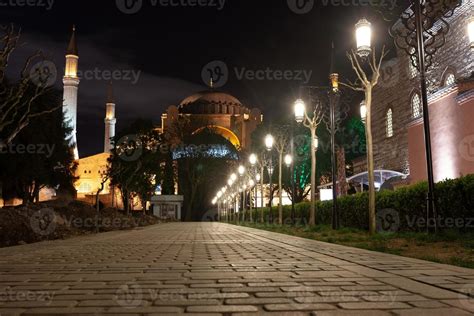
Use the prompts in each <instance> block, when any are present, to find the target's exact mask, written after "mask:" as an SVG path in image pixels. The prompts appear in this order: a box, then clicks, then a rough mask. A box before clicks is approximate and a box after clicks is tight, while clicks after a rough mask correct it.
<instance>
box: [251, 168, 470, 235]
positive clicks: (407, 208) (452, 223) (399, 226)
mask: <svg viewBox="0 0 474 316" xmlns="http://www.w3.org/2000/svg"><path fill="white" fill-rule="evenodd" d="M427 191H428V184H427V183H426V182H421V183H418V184H414V185H411V186H406V187H402V188H399V189H397V190H395V191H386V190H385V191H381V192H377V194H376V211H377V224H378V226H380V225H381V224H384V223H385V222H384V221H385V220H390V221H392V222H393V221H395V222H394V227H388V228H391V229H392V230H393V231H406V232H412V231H426V228H427V226H434V222H433V221H434V219H430V221H429V222H426V215H427V214H426V213H427V211H426V204H427V203H426V196H427ZM435 194H436V201H437V204H436V205H437V222H438V227H439V228H440V229H459V230H463V231H469V230H470V231H474V175H468V176H465V177H462V178H459V179H455V180H445V181H442V182H439V183H437V184H436V188H435ZM337 202H338V209H339V217H340V224H341V226H342V227H349V228H357V229H363V230H368V193H367V192H364V193H358V194H355V195H350V196H344V197H341V198H338V200H337ZM309 209H310V203H309V202H304V203H300V204H296V205H295V213H296V218H297V219H298V220H299V222H302V223H307V220H308V218H309ZM263 210H264V216H265V218H266V219H267V220H268V218H269V208H264V209H263ZM331 213H332V201H326V202H320V201H319V202H317V203H316V224H318V225H331ZM290 214H291V205H290V206H288V205H286V206H284V208H283V218H284V219H285V222H288V221H289V219H290V218H291V215H290ZM273 216H274V218H275V221H276V219H277V218H278V206H274V207H273ZM387 216H389V217H387ZM255 217H256V218H257V220H258V219H260V209H259V210H258V215H257V214H255ZM387 223H388V224H390V223H391V222H387ZM392 224H393V223H392ZM388 226H390V225H388ZM378 228H379V230H380V227H378ZM382 229H387V227H385V226H384V228H382Z"/></svg>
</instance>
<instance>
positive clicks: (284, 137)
mask: <svg viewBox="0 0 474 316" xmlns="http://www.w3.org/2000/svg"><path fill="white" fill-rule="evenodd" d="M273 134H274V135H273V136H274V139H275V149H276V151H277V153H278V200H279V204H278V224H279V225H283V184H282V177H283V176H282V173H283V156H284V155H285V152H286V151H287V148H288V143H289V140H290V130H289V128H288V126H286V125H279V126H278V128H276V129H274V131H273Z"/></svg>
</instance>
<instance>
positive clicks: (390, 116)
mask: <svg viewBox="0 0 474 316" xmlns="http://www.w3.org/2000/svg"><path fill="white" fill-rule="evenodd" d="M386 122H387V137H388V138H390V137H392V136H393V111H392V109H388V111H387V118H386Z"/></svg>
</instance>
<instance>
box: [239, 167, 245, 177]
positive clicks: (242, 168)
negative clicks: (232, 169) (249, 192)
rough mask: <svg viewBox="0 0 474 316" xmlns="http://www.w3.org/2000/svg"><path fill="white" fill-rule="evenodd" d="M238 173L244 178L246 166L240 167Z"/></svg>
mask: <svg viewBox="0 0 474 316" xmlns="http://www.w3.org/2000/svg"><path fill="white" fill-rule="evenodd" d="M238 171H239V175H241V176H243V175H244V173H245V167H244V166H242V165H241V166H239V170H238Z"/></svg>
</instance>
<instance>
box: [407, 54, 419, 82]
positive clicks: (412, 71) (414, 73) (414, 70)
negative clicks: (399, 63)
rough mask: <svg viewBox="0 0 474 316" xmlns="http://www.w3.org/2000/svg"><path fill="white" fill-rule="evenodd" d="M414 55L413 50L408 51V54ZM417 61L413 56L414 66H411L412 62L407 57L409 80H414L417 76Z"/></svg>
mask: <svg viewBox="0 0 474 316" xmlns="http://www.w3.org/2000/svg"><path fill="white" fill-rule="evenodd" d="M414 53H415V49H414V48H412V49H411V50H410V54H414ZM417 67H418V61H417V59H416V56H415V65H413V61H412V56H411V55H409V56H408V73H409V75H410V78H415V77H416V76H417V75H418V69H417Z"/></svg>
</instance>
